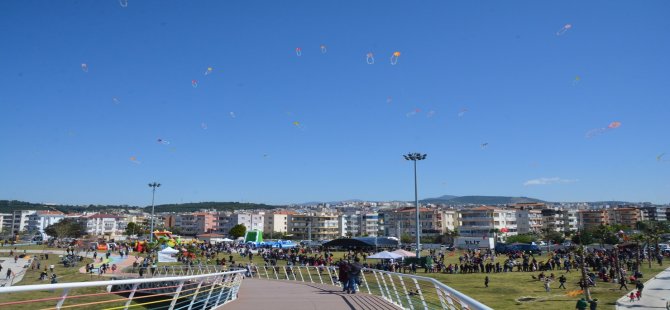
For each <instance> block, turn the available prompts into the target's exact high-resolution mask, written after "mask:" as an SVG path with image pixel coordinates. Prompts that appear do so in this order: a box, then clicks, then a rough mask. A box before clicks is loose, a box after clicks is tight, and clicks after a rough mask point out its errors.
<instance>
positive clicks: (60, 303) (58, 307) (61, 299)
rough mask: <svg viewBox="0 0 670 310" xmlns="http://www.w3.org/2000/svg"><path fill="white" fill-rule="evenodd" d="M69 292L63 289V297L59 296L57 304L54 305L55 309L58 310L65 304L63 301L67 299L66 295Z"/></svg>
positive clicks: (67, 289)
mask: <svg viewBox="0 0 670 310" xmlns="http://www.w3.org/2000/svg"><path fill="white" fill-rule="evenodd" d="M69 291H70V289H69V288H66V289H63V295H61V296H60V299H59V300H58V303H57V304H56V309H59V310H60V307H62V306H63V303H64V302H65V299H67V293H68V292H69Z"/></svg>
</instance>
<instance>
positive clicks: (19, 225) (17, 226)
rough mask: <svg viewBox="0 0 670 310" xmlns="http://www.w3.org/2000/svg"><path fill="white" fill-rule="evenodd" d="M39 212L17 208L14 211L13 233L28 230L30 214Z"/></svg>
mask: <svg viewBox="0 0 670 310" xmlns="http://www.w3.org/2000/svg"><path fill="white" fill-rule="evenodd" d="M35 213H37V211H36V210H16V211H14V212H13V213H12V215H13V218H12V233H15V232H21V231H24V230H28V222H29V221H30V216H31V215H33V214H35Z"/></svg>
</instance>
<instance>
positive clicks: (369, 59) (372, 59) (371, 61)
mask: <svg viewBox="0 0 670 310" xmlns="http://www.w3.org/2000/svg"><path fill="white" fill-rule="evenodd" d="M365 62H367V63H368V65H374V64H375V55H373V54H372V53H368V54H367V55H365Z"/></svg>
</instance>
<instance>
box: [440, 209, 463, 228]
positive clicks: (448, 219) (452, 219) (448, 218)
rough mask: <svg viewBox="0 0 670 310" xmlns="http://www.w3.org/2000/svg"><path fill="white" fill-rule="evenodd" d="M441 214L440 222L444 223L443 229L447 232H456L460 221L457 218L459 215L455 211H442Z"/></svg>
mask: <svg viewBox="0 0 670 310" xmlns="http://www.w3.org/2000/svg"><path fill="white" fill-rule="evenodd" d="M442 212H443V214H444V215H443V217H442V221H443V222H444V228H445V229H446V230H447V231H456V229H457V228H458V226H460V224H461V220H460V218H459V216H460V214H459V213H458V211H456V210H444V211H442Z"/></svg>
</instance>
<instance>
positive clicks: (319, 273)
mask: <svg viewBox="0 0 670 310" xmlns="http://www.w3.org/2000/svg"><path fill="white" fill-rule="evenodd" d="M314 268H315V269H316V273H317V274H318V275H319V281H320V282H321V284H323V278H322V277H321V269H319V267H314Z"/></svg>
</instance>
